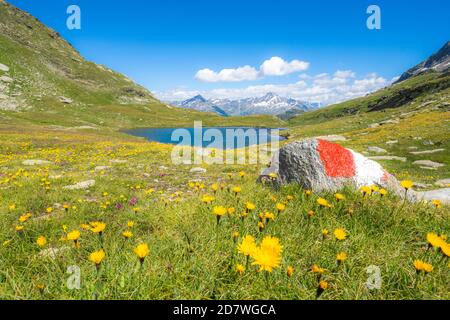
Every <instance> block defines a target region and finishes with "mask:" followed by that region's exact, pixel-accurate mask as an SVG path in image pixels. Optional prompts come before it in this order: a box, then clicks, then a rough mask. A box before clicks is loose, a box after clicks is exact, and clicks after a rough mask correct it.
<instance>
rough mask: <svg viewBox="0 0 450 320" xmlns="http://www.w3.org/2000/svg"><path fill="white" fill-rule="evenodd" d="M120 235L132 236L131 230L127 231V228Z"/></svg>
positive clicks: (127, 237) (128, 237) (126, 237)
mask: <svg viewBox="0 0 450 320" xmlns="http://www.w3.org/2000/svg"><path fill="white" fill-rule="evenodd" d="M122 236H123V237H124V238H125V239H130V238H131V237H132V236H133V233H132V232H131V231H129V230H126V231H124V232H122Z"/></svg>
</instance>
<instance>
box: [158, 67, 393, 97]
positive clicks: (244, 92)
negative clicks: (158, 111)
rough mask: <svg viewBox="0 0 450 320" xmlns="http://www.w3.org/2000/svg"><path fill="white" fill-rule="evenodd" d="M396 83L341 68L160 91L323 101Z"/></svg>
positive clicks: (167, 94) (168, 94)
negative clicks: (289, 78) (293, 77)
mask: <svg viewBox="0 0 450 320" xmlns="http://www.w3.org/2000/svg"><path fill="white" fill-rule="evenodd" d="M390 83H392V80H387V79H385V78H383V77H381V76H378V75H377V74H375V73H372V74H368V75H366V76H365V77H362V78H357V77H356V74H355V73H354V72H352V71H345V73H344V72H343V71H337V72H336V73H334V74H333V75H332V76H330V75H329V74H319V75H316V76H314V77H312V79H311V80H308V79H305V80H300V81H298V82H294V83H288V84H262V85H253V86H247V87H244V88H218V89H213V90H209V91H195V90H192V91H189V90H186V89H185V88H183V89H179V90H172V91H168V92H160V93H156V96H157V97H159V98H160V99H162V100H164V101H173V100H184V99H187V98H191V97H193V96H195V95H197V94H201V95H203V96H204V97H205V98H217V99H225V98H230V99H239V98H247V97H257V96H263V95H264V94H266V93H267V92H274V93H276V94H278V95H280V96H285V97H291V98H294V99H298V100H303V101H309V102H320V103H322V104H323V105H328V104H332V103H337V102H341V101H345V100H349V99H353V98H357V97H361V96H364V95H366V94H368V93H370V92H373V91H375V90H378V89H380V88H383V87H385V86H387V85H389V84H390Z"/></svg>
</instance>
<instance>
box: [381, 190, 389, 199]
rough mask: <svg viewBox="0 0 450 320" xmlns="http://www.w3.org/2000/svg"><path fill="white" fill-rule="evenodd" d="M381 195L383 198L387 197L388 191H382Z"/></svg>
mask: <svg viewBox="0 0 450 320" xmlns="http://www.w3.org/2000/svg"><path fill="white" fill-rule="evenodd" d="M379 192H380V195H381V196H382V197H383V196H385V195H387V193H388V192H387V191H386V190H385V189H380V191H379Z"/></svg>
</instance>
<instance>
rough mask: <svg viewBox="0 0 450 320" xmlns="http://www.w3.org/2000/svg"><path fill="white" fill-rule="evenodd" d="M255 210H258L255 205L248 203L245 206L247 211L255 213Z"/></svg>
mask: <svg viewBox="0 0 450 320" xmlns="http://www.w3.org/2000/svg"><path fill="white" fill-rule="evenodd" d="M255 208H256V206H255V204H254V203H251V202H247V203H246V204H245V209H246V210H247V211H253V210H255Z"/></svg>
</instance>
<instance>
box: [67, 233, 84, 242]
mask: <svg viewBox="0 0 450 320" xmlns="http://www.w3.org/2000/svg"><path fill="white" fill-rule="evenodd" d="M80 235H81V234H80V231H78V230H73V231H71V232H69V233H68V234H67V240H71V241H75V242H76V241H77V240H78V239H79V238H80Z"/></svg>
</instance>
